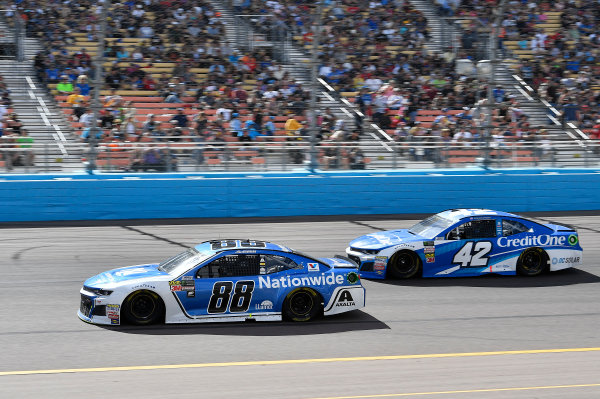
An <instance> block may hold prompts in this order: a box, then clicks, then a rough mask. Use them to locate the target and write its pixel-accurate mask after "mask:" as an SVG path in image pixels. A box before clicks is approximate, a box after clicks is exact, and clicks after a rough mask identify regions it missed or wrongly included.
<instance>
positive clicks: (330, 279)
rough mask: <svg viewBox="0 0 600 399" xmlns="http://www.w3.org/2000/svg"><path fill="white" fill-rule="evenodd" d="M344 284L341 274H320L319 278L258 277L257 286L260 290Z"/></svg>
mask: <svg viewBox="0 0 600 399" xmlns="http://www.w3.org/2000/svg"><path fill="white" fill-rule="evenodd" d="M341 284H344V276H342V275H341V274H338V275H333V274H328V275H327V276H326V275H325V274H324V273H321V275H320V276H314V277H313V276H310V277H290V276H286V277H279V278H273V279H272V278H271V277H270V276H266V277H262V276H259V277H258V286H259V287H260V288H288V287H299V286H301V285H302V286H307V285H308V286H310V285H341Z"/></svg>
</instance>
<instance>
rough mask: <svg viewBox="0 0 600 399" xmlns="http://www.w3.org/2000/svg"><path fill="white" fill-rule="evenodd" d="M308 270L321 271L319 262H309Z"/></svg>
mask: <svg viewBox="0 0 600 399" xmlns="http://www.w3.org/2000/svg"><path fill="white" fill-rule="evenodd" d="M308 271H309V272H318V271H319V264H318V263H309V264H308Z"/></svg>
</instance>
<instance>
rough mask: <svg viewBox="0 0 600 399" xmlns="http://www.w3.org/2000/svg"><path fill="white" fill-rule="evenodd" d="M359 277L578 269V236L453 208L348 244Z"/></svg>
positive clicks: (510, 217) (486, 212) (521, 220)
mask: <svg viewBox="0 0 600 399" xmlns="http://www.w3.org/2000/svg"><path fill="white" fill-rule="evenodd" d="M346 253H347V254H348V256H349V257H350V259H352V260H354V261H355V262H356V263H358V264H359V265H360V275H361V277H365V278H375V279H382V278H386V277H391V278H410V277H413V276H417V275H422V276H423V277H452V276H479V275H482V274H487V273H497V274H517V273H518V274H521V275H526V276H536V275H539V274H541V273H542V272H544V271H547V270H550V271H554V270H561V269H565V268H568V267H571V266H579V265H581V264H582V259H583V257H582V254H583V250H582V249H581V246H580V245H579V237H578V235H577V232H576V231H575V230H574V229H572V228H570V227H565V226H559V225H555V224H540V223H537V222H534V221H532V220H528V219H525V218H522V217H520V216H517V215H513V214H510V213H505V212H496V211H491V210H488V209H452V210H447V211H444V212H440V213H438V214H436V215H433V216H431V217H429V218H427V219H425V220H423V221H421V222H419V223H417V224H415V225H414V226H413V227H411V228H409V229H400V230H391V231H383V232H378V233H372V234H367V235H365V236H362V237H359V238H357V239H355V240H353V241H352V242H351V243H350V246H349V247H348V248H347V249H346Z"/></svg>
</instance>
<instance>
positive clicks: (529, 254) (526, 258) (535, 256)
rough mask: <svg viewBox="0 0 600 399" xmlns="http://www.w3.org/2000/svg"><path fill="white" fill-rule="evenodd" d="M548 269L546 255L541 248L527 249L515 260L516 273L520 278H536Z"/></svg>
mask: <svg viewBox="0 0 600 399" xmlns="http://www.w3.org/2000/svg"><path fill="white" fill-rule="evenodd" d="M547 267H548V255H547V254H546V251H544V250H543V249H541V248H527V249H526V250H525V251H523V252H522V253H521V256H519V259H518V260H517V273H519V274H520V275H522V276H537V275H540V274H542V273H543V272H544V271H545V270H546V268H547Z"/></svg>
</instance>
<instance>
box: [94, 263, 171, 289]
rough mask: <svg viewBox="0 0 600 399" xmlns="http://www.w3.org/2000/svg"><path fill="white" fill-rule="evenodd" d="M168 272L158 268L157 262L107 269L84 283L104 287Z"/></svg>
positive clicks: (164, 274)
mask: <svg viewBox="0 0 600 399" xmlns="http://www.w3.org/2000/svg"><path fill="white" fill-rule="evenodd" d="M168 275H169V274H168V273H165V272H162V271H160V270H158V265H157V264H152V265H137V266H128V267H122V268H119V269H113V270H109V271H107V272H104V273H100V274H98V275H96V276H94V277H91V278H89V279H87V280H86V281H85V283H84V285H86V286H88V287H94V288H96V287H104V286H106V285H118V284H120V283H126V282H130V281H132V280H137V279H140V278H143V279H148V278H151V277H157V276H168Z"/></svg>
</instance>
